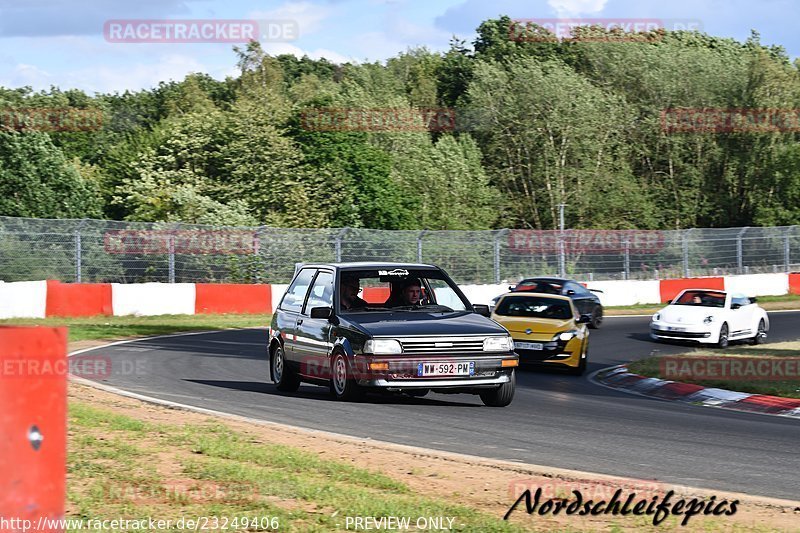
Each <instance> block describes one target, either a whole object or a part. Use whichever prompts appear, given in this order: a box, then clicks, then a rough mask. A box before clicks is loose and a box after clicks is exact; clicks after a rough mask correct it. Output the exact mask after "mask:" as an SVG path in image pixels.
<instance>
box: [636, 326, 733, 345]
mask: <svg viewBox="0 0 800 533" xmlns="http://www.w3.org/2000/svg"><path fill="white" fill-rule="evenodd" d="M650 338H652V339H660V340H675V341H691V342H700V343H708V344H715V343H717V342H718V341H719V331H718V329H717V328H716V327H713V328H712V327H710V325H698V324H672V323H665V322H651V323H650Z"/></svg>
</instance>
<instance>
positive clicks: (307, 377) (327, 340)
mask: <svg viewBox="0 0 800 533" xmlns="http://www.w3.org/2000/svg"><path fill="white" fill-rule="evenodd" d="M488 315H489V309H488V307H487V306H478V305H475V306H473V305H472V304H471V303H470V302H469V300H467V298H466V297H465V296H464V294H463V293H462V292H461V290H460V289H459V288H458V286H457V285H456V284H455V283H454V282H453V281H452V280H451V279H450V277H449V276H448V275H447V274H446V273H445V272H444V271H443V270H442V269H440V268H438V267H436V266H434V265H423V264H405V263H333V264H309V265H303V266H301V267H300V268H299V270H298V271H297V273H296V274H295V276H294V279H293V280H292V282H291V284H290V285H289V287H288V289H287V290H286V293H285V294H284V296H283V298H282V299H281V302H280V304H279V305H278V306H277V309H276V310H275V314H274V316H273V318H272V324H271V325H270V335H269V361H270V374H271V377H272V381H273V382H274V383H275V384H276V385H277V388H278V389H279V390H281V391H290V392H292V391H296V390H297V389H298V387H299V385H300V383H301V382H307V383H313V384H318V385H325V386H328V387H330V390H331V393H332V394H333V395H334V396H335V397H336V398H338V399H341V400H350V399H355V398H357V397H359V396H360V395H361V394H363V393H364V392H365V391H366V390H368V389H384V390H390V391H399V392H405V393H407V394H410V395H412V396H423V395H425V394H427V393H428V392H429V391H435V392H440V393H471V394H478V395H480V398H481V400H482V401H483V403H484V404H486V405H488V406H493V407H503V406H506V405H508V404H510V403H511V400H512V398H513V397H514V388H515V375H514V368H515V367H516V366H517V365H518V363H519V359H518V357H517V355H516V354H515V353H514V341H513V340H512V339H511V336H510V335H509V333H508V331H506V330H505V329H504V328H503V327H502V326H500V325H498V324H497V323H496V322H494V321H493V320H491V319H489V318H488Z"/></svg>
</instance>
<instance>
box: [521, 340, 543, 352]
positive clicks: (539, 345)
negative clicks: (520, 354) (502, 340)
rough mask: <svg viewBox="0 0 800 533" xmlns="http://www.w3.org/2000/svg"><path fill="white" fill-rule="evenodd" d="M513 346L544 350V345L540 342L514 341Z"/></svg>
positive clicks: (522, 348) (523, 348)
mask: <svg viewBox="0 0 800 533" xmlns="http://www.w3.org/2000/svg"><path fill="white" fill-rule="evenodd" d="M514 348H519V349H520V350H544V345H543V344H542V343H541V342H517V341H514Z"/></svg>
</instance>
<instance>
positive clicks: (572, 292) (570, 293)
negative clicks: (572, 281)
mask: <svg viewBox="0 0 800 533" xmlns="http://www.w3.org/2000/svg"><path fill="white" fill-rule="evenodd" d="M573 294H575V291H573V290H572V289H569V290H568V291H567V296H572V295H573Z"/></svg>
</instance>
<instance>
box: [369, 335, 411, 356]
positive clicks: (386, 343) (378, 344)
mask: <svg viewBox="0 0 800 533" xmlns="http://www.w3.org/2000/svg"><path fill="white" fill-rule="evenodd" d="M402 352H403V347H402V346H400V342H399V341H396V340H394V339H370V340H368V341H367V342H365V343H364V353H372V354H378V355H381V354H392V353H402Z"/></svg>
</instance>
